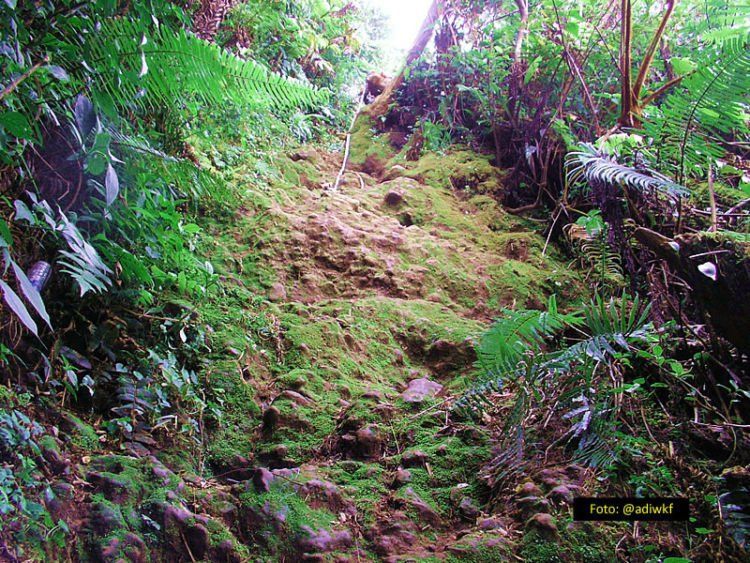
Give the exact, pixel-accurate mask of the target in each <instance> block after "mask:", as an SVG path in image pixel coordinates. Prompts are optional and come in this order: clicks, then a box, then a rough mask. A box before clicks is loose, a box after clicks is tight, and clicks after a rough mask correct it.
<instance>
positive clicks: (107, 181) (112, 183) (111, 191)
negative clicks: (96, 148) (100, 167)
mask: <svg viewBox="0 0 750 563" xmlns="http://www.w3.org/2000/svg"><path fill="white" fill-rule="evenodd" d="M104 185H105V187H106V201H107V206H110V205H112V204H113V203H114V202H115V200H116V199H117V195H118V194H119V193H120V181H119V180H118V179H117V172H115V167H114V166H112V165H111V164H108V165H107V175H106V177H105V178H104Z"/></svg>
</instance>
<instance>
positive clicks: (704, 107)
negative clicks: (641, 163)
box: [643, 29, 750, 182]
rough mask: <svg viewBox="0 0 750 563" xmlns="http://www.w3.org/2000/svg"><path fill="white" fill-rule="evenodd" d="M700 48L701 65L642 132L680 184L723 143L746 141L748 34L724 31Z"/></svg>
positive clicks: (749, 74) (698, 170)
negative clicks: (701, 49) (726, 140)
mask: <svg viewBox="0 0 750 563" xmlns="http://www.w3.org/2000/svg"><path fill="white" fill-rule="evenodd" d="M714 38H715V39H716V43H715V44H713V45H709V46H707V47H705V48H704V49H703V51H704V52H703V53H702V55H703V56H704V57H705V61H704V62H703V63H702V64H701V65H700V67H699V68H698V69H696V71H695V72H694V73H693V74H692V75H691V76H689V77H688V78H687V79H685V80H684V81H683V82H682V84H681V85H680V88H678V89H676V90H675V91H674V92H672V93H671V94H670V95H669V96H667V98H666V99H665V100H664V102H663V103H662V105H661V106H660V108H659V110H658V112H655V113H654V114H653V115H652V116H650V117H649V116H647V117H646V119H645V120H644V124H643V128H644V130H645V131H646V134H647V135H648V136H649V137H651V138H652V139H653V141H654V143H653V144H654V147H655V149H656V151H657V156H658V158H659V165H660V168H661V169H665V170H669V171H670V172H671V173H672V175H673V176H674V177H675V178H677V179H678V181H680V182H682V181H684V178H685V177H686V176H693V175H695V176H700V175H702V174H703V173H704V171H705V170H706V167H707V165H708V164H709V163H712V161H714V160H716V159H718V158H720V157H722V156H723V155H724V153H725V147H724V146H723V145H722V141H723V140H725V139H729V138H731V139H732V140H733V141H734V142H739V143H744V144H746V145H747V144H748V143H750V129H748V126H747V119H748V113H747V104H748V98H747V93H748V92H749V91H750V48H749V47H750V35H747V33H746V31H741V32H740V33H737V32H732V30H731V29H728V30H725V34H724V35H721V34H714Z"/></svg>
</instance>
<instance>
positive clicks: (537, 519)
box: [526, 512, 557, 536]
mask: <svg viewBox="0 0 750 563" xmlns="http://www.w3.org/2000/svg"><path fill="white" fill-rule="evenodd" d="M526 526H527V527H531V528H535V529H537V530H538V531H539V532H541V533H542V534H545V535H548V536H554V535H557V524H556V523H555V519H554V518H553V517H552V515H551V514H549V513H547V512H539V513H537V514H534V516H532V517H531V518H530V519H529V521H528V522H527V523H526Z"/></svg>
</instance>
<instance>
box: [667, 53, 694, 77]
mask: <svg viewBox="0 0 750 563" xmlns="http://www.w3.org/2000/svg"><path fill="white" fill-rule="evenodd" d="M671 62H672V69H673V70H674V72H675V74H678V75H679V74H687V73H689V72H692V71H694V70H695V63H694V62H693V61H691V60H690V59H686V58H679V57H674V58H673V59H672V61H671Z"/></svg>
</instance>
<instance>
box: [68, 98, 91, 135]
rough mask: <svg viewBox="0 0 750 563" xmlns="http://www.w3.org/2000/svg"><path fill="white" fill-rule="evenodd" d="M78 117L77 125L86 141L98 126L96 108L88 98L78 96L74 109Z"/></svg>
mask: <svg viewBox="0 0 750 563" xmlns="http://www.w3.org/2000/svg"><path fill="white" fill-rule="evenodd" d="M73 113H74V114H75V117H76V125H77V126H78V130H79V131H80V132H81V137H83V139H84V140H85V139H86V137H88V135H89V133H91V130H92V129H93V128H94V127H95V126H96V113H95V112H94V106H93V105H92V103H91V102H90V101H89V99H88V98H87V97H86V96H78V99H77V100H76V105H75V107H74V108H73Z"/></svg>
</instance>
